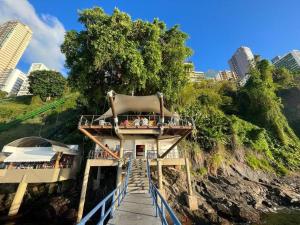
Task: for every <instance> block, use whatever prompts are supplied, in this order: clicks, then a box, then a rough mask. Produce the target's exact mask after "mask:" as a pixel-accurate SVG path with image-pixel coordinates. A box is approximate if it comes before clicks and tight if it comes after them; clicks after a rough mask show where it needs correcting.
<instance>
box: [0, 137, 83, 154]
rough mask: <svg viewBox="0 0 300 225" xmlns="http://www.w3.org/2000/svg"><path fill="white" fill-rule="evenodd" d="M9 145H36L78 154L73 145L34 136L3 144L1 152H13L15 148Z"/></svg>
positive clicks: (32, 146)
mask: <svg viewBox="0 0 300 225" xmlns="http://www.w3.org/2000/svg"><path fill="white" fill-rule="evenodd" d="M10 147H18V148H21V147H31V148H32V149H35V148H36V147H51V149H52V151H54V152H62V153H63V154H68V155H78V150H76V148H75V147H74V146H73V147H69V146H68V145H65V144H62V143H60V142H57V141H52V140H49V139H45V138H42V137H35V136H31V137H24V138H20V139H17V140H15V141H12V142H10V143H8V144H7V145H5V146H4V148H3V150H2V152H14V151H15V149H14V148H10ZM36 149H37V148H36Z"/></svg>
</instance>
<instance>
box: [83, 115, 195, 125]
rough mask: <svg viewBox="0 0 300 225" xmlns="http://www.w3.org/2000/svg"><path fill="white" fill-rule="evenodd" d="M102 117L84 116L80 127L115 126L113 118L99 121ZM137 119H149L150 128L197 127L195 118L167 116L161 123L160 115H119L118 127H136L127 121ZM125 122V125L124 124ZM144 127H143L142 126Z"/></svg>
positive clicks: (104, 118)
mask: <svg viewBox="0 0 300 225" xmlns="http://www.w3.org/2000/svg"><path fill="white" fill-rule="evenodd" d="M100 117H101V115H82V116H81V118H80V120H79V123H78V127H80V126H94V125H96V126H98V125H103V126H111V127H112V125H113V124H114V121H113V118H112V117H103V118H102V119H101V120H100V119H99V118H100ZM137 117H144V118H147V120H148V122H149V124H148V126H150V127H151V126H161V125H163V126H168V125H169V126H189V127H195V123H194V120H193V118H191V117H186V116H181V117H179V118H175V117H172V116H171V117H167V116H165V117H164V118H165V122H164V123H161V116H160V115H152V114H148V115H118V121H119V122H118V125H119V126H125V127H127V126H128V127H131V126H134V127H135V126H136V125H132V124H131V125H126V124H125V121H127V122H128V121H131V122H133V121H134V120H135V119H136V118H137ZM150 121H152V122H153V121H154V122H155V123H154V125H151V123H150ZM123 122H124V123H123ZM140 126H141V127H143V125H140Z"/></svg>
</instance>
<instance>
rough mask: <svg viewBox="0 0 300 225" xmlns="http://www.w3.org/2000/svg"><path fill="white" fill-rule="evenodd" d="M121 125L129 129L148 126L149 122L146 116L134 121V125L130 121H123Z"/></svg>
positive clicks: (138, 117)
mask: <svg viewBox="0 0 300 225" xmlns="http://www.w3.org/2000/svg"><path fill="white" fill-rule="evenodd" d="M120 125H121V126H125V127H129V126H134V127H139V126H148V125H149V120H148V119H147V118H146V117H144V116H137V117H136V118H135V119H134V120H133V121H132V124H130V122H129V120H128V119H126V120H124V121H122V122H121V124H120Z"/></svg>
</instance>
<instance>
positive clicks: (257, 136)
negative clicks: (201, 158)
mask: <svg viewBox="0 0 300 225" xmlns="http://www.w3.org/2000/svg"><path fill="white" fill-rule="evenodd" d="M282 71H283V73H285V75H282V76H280V75H279V74H280V73H281V72H282ZM275 73H277V74H275ZM274 76H276V77H277V78H276V79H277V80H276V82H277V83H274V82H273V79H275V78H274ZM280 77H282V79H281V78H280ZM289 79H290V78H289V73H287V72H286V71H285V70H274V68H273V67H272V66H271V65H269V64H268V63H267V62H266V61H258V62H257V68H253V69H252V71H251V77H250V79H249V81H248V83H247V84H246V86H245V87H242V88H238V87H237V86H236V84H234V83H233V82H213V81H203V82H200V83H199V84H188V85H187V86H186V87H185V88H184V89H183V91H182V92H181V93H180V95H179V98H178V99H179V100H180V101H179V104H178V105H177V106H176V108H177V110H178V111H179V112H180V113H181V114H186V115H189V116H192V117H193V118H194V120H195V125H196V128H197V132H196V133H195V136H194V139H195V140H196V141H197V142H198V143H199V144H200V146H201V148H202V149H204V150H206V151H207V150H209V151H212V150H215V149H217V150H218V149H219V146H220V143H221V144H223V145H225V146H226V148H230V147H233V146H234V145H235V144H238V145H239V147H244V148H245V149H246V152H247V154H246V156H247V159H246V162H247V163H248V164H249V165H250V166H251V167H252V168H254V169H261V170H265V171H269V172H271V171H276V172H277V173H278V174H286V172H287V169H286V168H289V169H296V168H299V167H300V157H299V154H300V150H299V140H298V138H297V137H296V135H295V134H294V132H293V130H292V129H291V128H290V127H289V124H288V123H287V120H286V118H285V116H284V115H283V113H282V104H281V100H280V98H279V97H278V96H277V95H276V93H277V90H279V89H282V88H285V89H286V88H288V87H290V86H294V81H293V80H292V81H291V80H289ZM284 85H285V86H284ZM189 93H190V95H189ZM248 151H249V152H248ZM225 158H226V154H225V155H220V154H219V153H218V151H217V153H215V152H214V151H212V157H211V159H210V162H209V163H210V166H211V167H212V168H213V169H214V170H215V169H216V167H218V166H219V165H220V163H221V162H222V161H224V160H225ZM227 160H228V159H227Z"/></svg>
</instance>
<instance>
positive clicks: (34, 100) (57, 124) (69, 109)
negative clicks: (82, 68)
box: [0, 93, 80, 148]
mask: <svg viewBox="0 0 300 225" xmlns="http://www.w3.org/2000/svg"><path fill="white" fill-rule="evenodd" d="M78 96H79V95H78V93H68V94H66V95H65V96H64V97H65V98H66V100H65V102H64V103H63V104H62V105H60V106H58V107H57V108H54V109H50V110H48V111H47V112H45V113H43V114H40V115H38V116H36V117H34V118H31V119H28V120H26V121H24V122H22V123H21V124H19V125H17V126H15V127H13V128H11V129H9V130H7V131H3V132H1V133H0V148H2V147H3V146H4V145H5V144H7V143H9V142H11V141H13V140H15V139H17V138H22V137H26V136H41V137H45V138H51V139H54V140H58V141H63V142H66V143H75V144H76V143H78V140H77V138H76V135H78V133H77V123H78V119H79V115H80V111H79V109H78V107H77V99H78ZM52 101H55V99H53V100H52ZM50 102H51V101H50ZM50 102H43V101H42V100H41V99H40V97H38V96H20V97H14V98H11V99H10V100H8V101H4V102H2V104H1V105H0V112H1V115H0V124H4V123H7V122H9V121H12V120H13V119H15V118H16V117H17V116H20V115H22V114H25V113H28V112H31V111H33V110H35V109H37V108H39V107H41V106H44V105H46V104H49V103H50Z"/></svg>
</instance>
